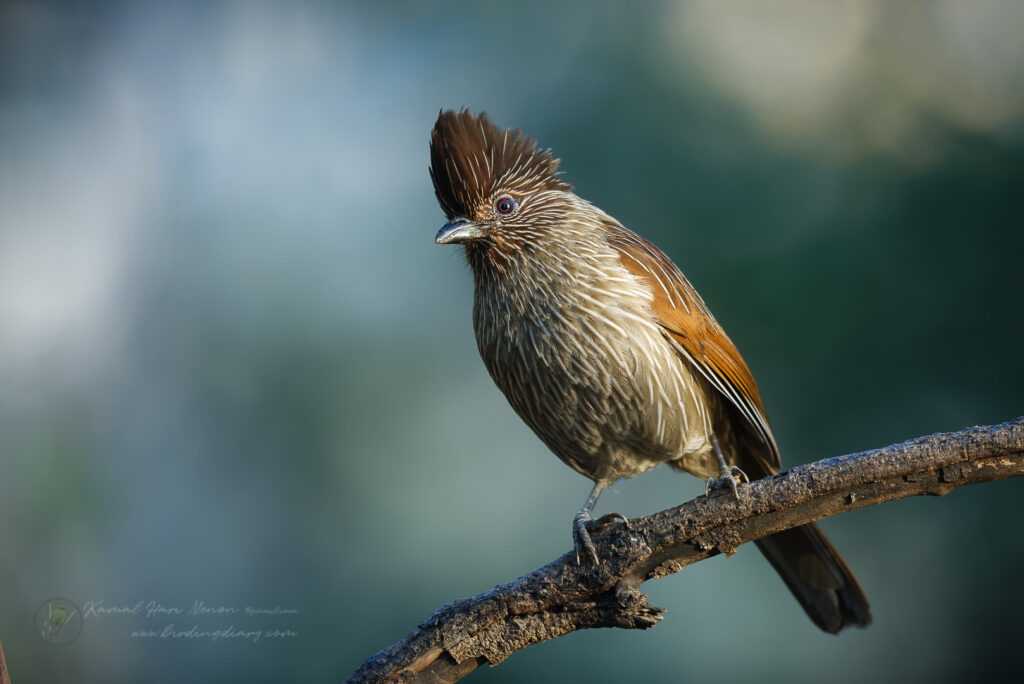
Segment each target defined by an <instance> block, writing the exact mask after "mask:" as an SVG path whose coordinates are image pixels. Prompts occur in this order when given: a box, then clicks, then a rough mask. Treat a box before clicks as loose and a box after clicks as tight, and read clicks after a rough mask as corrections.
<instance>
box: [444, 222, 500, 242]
mask: <svg viewBox="0 0 1024 684" xmlns="http://www.w3.org/2000/svg"><path fill="white" fill-rule="evenodd" d="M486 235H487V229H486V228H484V227H483V226H481V225H479V224H477V223H473V222H472V221H467V220H466V219H461V218H460V219H454V220H452V221H449V222H448V223H446V224H444V225H443V226H441V230H439V231H437V237H435V238H434V242H436V243H437V244H439V245H453V244H458V243H461V242H469V241H471V240H479V239H480V238H482V237H484V236H486Z"/></svg>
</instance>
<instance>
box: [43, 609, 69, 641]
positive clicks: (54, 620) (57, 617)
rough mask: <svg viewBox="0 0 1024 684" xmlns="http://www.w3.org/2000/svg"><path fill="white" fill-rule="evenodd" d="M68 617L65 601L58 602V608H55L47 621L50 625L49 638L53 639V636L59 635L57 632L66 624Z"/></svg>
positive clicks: (47, 636)
mask: <svg viewBox="0 0 1024 684" xmlns="http://www.w3.org/2000/svg"><path fill="white" fill-rule="evenodd" d="M66 617H67V608H66V607H65V606H64V604H63V603H61V604H58V605H57V608H56V609H55V610H53V612H52V613H51V614H50V619H49V620H48V621H47V622H48V624H47V626H48V627H49V632H48V633H47V635H46V638H47V639H52V638H53V637H55V636H57V633H58V632H59V631H60V630H61V627H63V626H64V621H65V619H66Z"/></svg>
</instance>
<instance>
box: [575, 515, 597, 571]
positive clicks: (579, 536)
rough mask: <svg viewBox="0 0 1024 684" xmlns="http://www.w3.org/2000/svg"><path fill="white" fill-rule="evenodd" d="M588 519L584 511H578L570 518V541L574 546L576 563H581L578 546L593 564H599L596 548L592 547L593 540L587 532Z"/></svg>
mask: <svg viewBox="0 0 1024 684" xmlns="http://www.w3.org/2000/svg"><path fill="white" fill-rule="evenodd" d="M589 520H590V514H589V513H586V512H585V511H580V512H579V513H577V514H576V517H575V518H573V519H572V541H573V546H575V547H576V565H582V564H583V563H581V562H580V547H582V548H583V550H584V551H585V555H587V556H589V557H590V560H592V561H594V565H600V564H601V559H600V558H598V557H597V549H596V548H594V542H593V541H591V539H590V533H589V532H587V522H588V521H589Z"/></svg>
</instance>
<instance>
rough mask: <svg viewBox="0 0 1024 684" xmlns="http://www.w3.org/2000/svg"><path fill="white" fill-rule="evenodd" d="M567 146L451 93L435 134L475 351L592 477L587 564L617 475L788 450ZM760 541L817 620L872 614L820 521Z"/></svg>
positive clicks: (653, 250)
mask: <svg viewBox="0 0 1024 684" xmlns="http://www.w3.org/2000/svg"><path fill="white" fill-rule="evenodd" d="M560 163H561V160H559V159H556V158H555V157H554V156H553V154H552V152H551V150H549V149H544V148H541V147H539V146H538V145H537V143H536V142H535V141H534V139H533V138H531V137H529V136H527V135H525V134H524V133H523V132H522V129H520V128H516V129H514V130H513V129H508V128H504V129H503V128H499V127H498V126H497V125H495V124H494V123H493V122H492V121H491V120H490V118H489V117H488V116H487V113H486V112H480V113H478V114H473V113H471V112H470V111H469V110H467V109H460V110H459V111H455V110H451V109H447V110H444V109H443V110H441V112H440V114H439V115H438V118H437V121H436V123H435V124H434V127H433V129H432V131H431V134H430V178H431V181H432V183H433V187H434V193H435V195H436V197H437V201H438V203H439V204H440V207H441V209H442V211H443V212H444V214H445V217H446V222H445V223H444V225H443V226H442V227H441V229H440V230H439V231H438V233H437V235H436V237H435V242H436V243H437V244H442V245H462V246H463V248H464V251H465V256H466V259H467V261H468V263H469V266H470V270H471V271H472V274H473V282H474V297H473V329H474V333H475V336H476V342H477V347H478V349H479V352H480V356H481V358H482V359H483V362H484V365H485V366H486V368H487V371H488V372H489V373H490V375H491V378H492V379H493V380H494V382H495V384H496V385H497V386H498V387H499V388H500V390H501V391H502V392H503V393H504V395H505V397H506V398H507V399H508V402H509V403H510V404H511V406H512V408H513V409H514V410H515V412H516V413H517V414H518V415H519V417H520V418H521V419H522V420H523V421H524V422H525V423H526V424H527V425H528V426H529V427H530V428H531V429H532V430H533V431H534V433H535V434H536V435H537V436H538V437H539V438H540V439H541V441H542V442H544V444H545V445H547V447H548V448H549V449H550V450H551V451H552V452H553V453H554V454H555V455H556V456H557V457H558V458H559V459H561V460H562V461H563V462H564V463H566V464H567V465H568V466H570V467H571V468H573V469H574V470H576V471H577V472H579V473H580V474H582V475H584V476H586V477H587V478H589V479H590V480H592V481H593V483H594V484H593V487H592V489H591V492H590V494H589V496H588V497H587V499H586V501H585V502H584V504H583V506H582V507H581V508H580V509H579V512H578V513H577V514H576V515H575V517H574V518H573V523H572V534H573V543H574V547H575V550H576V562H577V564H580V563H581V556H582V557H583V559H585V560H586V562H588V563H594V564H600V562H601V561H600V558H599V557H598V555H597V552H596V548H595V546H594V544H593V541H592V540H591V538H590V535H589V532H588V530H587V523H588V522H589V521H590V520H591V513H592V511H593V508H594V505H595V504H596V503H597V500H598V497H600V495H601V493H602V492H603V491H604V490H605V489H606V488H607V487H608V486H609V485H610V484H612V483H613V482H616V481H617V480H619V479H621V478H629V477H633V476H636V475H639V474H641V473H644V472H646V471H648V470H650V469H652V468H654V467H655V466H657V465H660V464H662V463H667V464H668V465H669V466H671V467H673V468H676V469H680V470H683V471H687V472H690V473H692V474H694V475H697V476H699V477H701V478H707V487H708V488H711V487H715V488H719V487H725V486H727V487H729V488H730V489H731V490H732V492H733V493H734V495H735V496H739V490H738V488H737V481H741V482H742V481H746V480H748V479H749V478H750V477H753V478H755V479H756V478H761V477H765V476H768V475H772V474H775V473H777V472H778V471H779V470H780V468H781V460H780V455H779V448H778V445H777V443H776V440H775V437H774V435H773V433H772V430H771V427H770V426H769V423H768V419H767V416H766V414H765V409H764V405H763V403H762V400H761V396H760V393H759V391H758V387H757V384H756V383H755V381H754V377H753V375H752V374H751V372H750V370H749V368H748V367H747V365H746V363H745V362H744V361H743V358H742V357H741V356H740V354H739V351H738V350H737V349H736V346H735V345H734V344H733V343H732V341H731V340H730V339H729V337H728V336H727V335H726V334H725V331H724V330H723V329H722V326H721V325H720V324H719V323H718V321H717V320H716V319H715V317H714V316H713V315H712V314H711V312H710V311H709V310H708V307H707V306H706V305H705V303H704V301H703V299H701V297H700V295H699V294H698V293H697V291H696V290H695V289H694V287H693V286H692V285H691V284H690V282H689V281H688V280H687V279H686V277H685V276H684V275H683V273H682V272H681V271H680V270H679V268H678V267H677V266H676V265H675V263H673V261H672V260H671V259H670V258H669V257H668V256H666V255H665V253H664V252H662V251H661V250H660V249H658V248H657V247H656V246H655V245H654V244H653V243H651V242H650V241H648V240H646V239H645V238H643V237H641V236H640V235H639V234H637V233H635V232H633V231H631V230H629V229H628V228H626V227H625V226H624V225H623V224H622V223H620V222H619V221H617V220H616V219H615V218H613V217H611V216H610V215H608V214H607V213H605V212H604V211H602V210H601V209H600V208H598V207H597V206H595V205H594V204H592V203H590V202H588V201H587V200H584V199H583V198H581V197H579V196H578V195H576V194H575V192H574V188H573V186H572V185H571V184H569V183H568V182H567V181H565V180H564V179H563V178H562V174H561V172H559V171H558V167H559V165H560ZM613 515H616V516H617V515H618V514H613ZM618 517H622V516H618ZM622 520H623V521H625V518H624V517H622ZM756 544H757V546H758V547H759V548H760V550H761V551H762V552H763V553H764V555H765V556H766V557H767V559H768V561H769V562H770V564H771V565H772V566H773V567H774V568H775V570H776V571H777V572H778V573H779V574H780V575H781V577H782V579H783V580H784V582H785V584H786V585H787V586H788V587H789V589H790V590H791V591H792V593H793V595H794V596H795V597H796V599H797V600H798V602H799V603H800V605H801V606H802V607H803V608H804V610H805V611H806V613H807V614H808V616H809V617H810V618H811V620H812V621H813V622H814V623H815V624H816V625H817V626H818V627H820V628H821V629H822V630H824V631H826V632H829V633H833V634H835V633H838V632H840V631H841V630H842V629H843V628H845V627H848V626H858V627H866V626H867V625H869V624H870V623H871V611H870V605H869V603H868V599H867V597H866V596H865V594H864V591H863V590H862V589H861V587H860V584H859V583H858V582H857V579H856V578H855V577H854V575H853V573H852V572H851V570H850V568H849V567H848V566H847V564H846V562H845V561H844V560H843V559H842V557H841V556H840V555H839V553H838V552H837V551H836V549H835V548H834V547H833V546H832V544H831V543H830V542H829V541H828V539H827V538H826V537H825V535H824V534H823V533H822V531H821V529H820V528H819V527H818V526H817V525H815V524H813V523H811V524H807V525H803V526H801V527H797V528H794V529H790V530H785V531H782V532H778V533H776V534H773V535H771V536H768V537H764V538H762V539H759V540H757V541H756Z"/></svg>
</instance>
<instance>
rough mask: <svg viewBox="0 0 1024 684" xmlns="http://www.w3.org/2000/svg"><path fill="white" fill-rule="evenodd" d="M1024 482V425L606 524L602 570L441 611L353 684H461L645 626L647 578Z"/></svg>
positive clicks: (504, 588) (881, 452)
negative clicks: (788, 534)
mask: <svg viewBox="0 0 1024 684" xmlns="http://www.w3.org/2000/svg"><path fill="white" fill-rule="evenodd" d="M1022 474H1024V417H1021V418H1017V419H1016V420H1013V421H1009V422H1006V423H1003V424H1001V425H994V426H987V427H973V428H968V429H965V430H961V431H959V432H952V433H945V434H936V435H930V436H927V437H920V438H918V439H914V440H911V441H908V442H904V443H902V444H895V445H892V446H887V447H883V448H881V449H876V450H873V451H866V452H862V453H857V454H850V455H847V456H837V457H834V458H827V459H824V460H821V461H817V462H815V463H810V464H807V465H804V466H799V467H796V468H793V469H792V470H788V471H786V472H783V473H779V474H778V475H774V476H772V477H768V478H764V479H762V480H758V481H756V482H752V483H750V484H749V485H746V486H743V487H742V488H741V490H740V497H739V500H736V499H734V498H733V496H732V494H731V492H727V491H724V490H723V491H717V492H712V494H711V495H710V496H699V497H697V498H696V499H694V500H692V501H689V502H687V503H685V504H683V505H681V506H677V507H676V508H672V509H669V510H667V511H662V512H660V513H656V514H654V515H651V516H647V517H645V518H639V519H636V520H632V521H630V523H629V527H628V529H627V528H626V527H625V526H623V525H622V524H621V523H619V522H615V521H609V520H607V519H601V520H599V521H597V522H596V523H595V524H594V526H593V528H592V536H593V538H594V542H595V544H596V545H597V546H598V552H599V555H600V557H601V558H602V559H603V560H604V562H603V563H602V564H601V565H599V566H593V565H590V564H586V565H583V566H577V565H576V558H575V555H574V554H566V555H564V556H562V557H561V558H559V559H557V560H555V561H553V562H551V563H549V564H548V565H545V566H544V567H542V568H539V569H537V570H535V571H533V572H531V573H529V574H528V575H524V576H523V577H520V578H519V579H517V580H514V581H512V582H509V583H508V584H503V585H500V586H498V587H495V588H494V589H492V590H490V591H488V592H485V593H483V594H480V595H478V596H474V597H472V598H467V599H460V600H458V601H454V602H452V603H449V604H448V605H446V606H444V607H442V608H441V609H440V610H438V611H437V612H436V613H434V614H433V615H431V616H430V617H428V618H427V619H426V620H424V621H423V622H421V623H420V624H419V626H418V627H417V628H416V629H414V630H413V631H412V632H410V633H409V634H408V635H407V636H406V637H405V638H404V639H402V640H401V641H399V642H397V643H395V644H393V645H392V646H390V647H388V648H386V649H384V650H383V651H381V652H379V653H377V654H376V655H374V656H373V657H371V658H370V659H368V660H367V661H366V662H365V663H363V665H362V666H361V667H360V668H359V669H358V670H356V672H355V673H353V674H352V676H351V677H350V679H349V680H348V681H350V682H421V681H422V682H428V681H429V682H454V681H457V680H458V679H460V678H462V677H464V676H465V675H466V674H468V673H469V672H471V671H472V670H474V669H475V668H476V667H478V666H480V665H482V664H484V663H490V664H491V665H496V664H498V663H500V662H501V661H502V660H504V659H505V658H507V657H508V655H509V654H510V653H512V652H514V651H517V650H519V649H521V648H524V647H526V646H529V645H530V644H535V643H538V642H541V641H545V640H547V639H553V638H555V637H558V636H561V635H562V634H566V633H568V632H571V631H574V630H577V629H586V628H590V627H624V628H629V629H646V628H649V627H653V626H654V625H656V624H657V623H658V622H659V621H660V620H661V619H662V616H661V613H662V612H664V611H663V610H662V609H661V608H657V607H655V606H652V605H650V604H649V603H648V602H647V596H646V595H645V594H642V593H640V591H639V589H638V587H639V586H640V584H641V583H642V582H644V581H646V580H649V579H655V578H659V577H664V576H666V575H669V574H672V573H674V572H679V570H681V569H682V568H683V567H685V566H687V565H689V564H691V563H695V562H697V561H700V560H703V559H705V558H708V557H710V556H714V555H717V554H719V553H726V554H731V553H733V552H734V551H735V550H736V547H738V546H740V545H741V544H745V543H747V542H749V541H753V540H755V539H758V538H760V537H764V536H766V535H769V534H772V533H774V532H778V531H780V530H784V529H788V528H791V527H797V526H800V525H803V524H805V523H808V522H811V521H814V520H818V519H820V518H824V517H827V516H831V515H836V514H838V513H843V512H846V511H851V510H854V509H857V508H863V507H865V506H871V505H874V504H877V503H882V502H884V501H892V500H894V499H901V498H904V497H908V496H918V495H922V494H927V495H932V496H941V495H943V494H946V493H947V492H950V491H952V490H953V489H956V488H957V487H962V486H964V485H969V484H976V483H979V482H988V481H991V480H999V479H1003V478H1008V477H1013V476H1017V475H1022Z"/></svg>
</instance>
